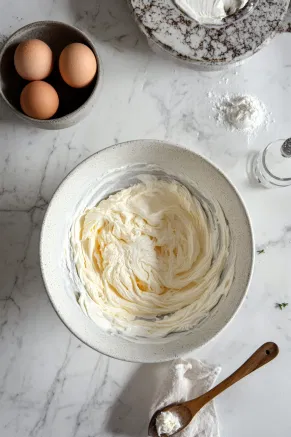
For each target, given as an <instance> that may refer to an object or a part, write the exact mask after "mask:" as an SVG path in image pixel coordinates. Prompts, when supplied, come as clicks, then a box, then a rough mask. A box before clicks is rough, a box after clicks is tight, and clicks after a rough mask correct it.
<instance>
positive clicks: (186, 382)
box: [151, 359, 221, 437]
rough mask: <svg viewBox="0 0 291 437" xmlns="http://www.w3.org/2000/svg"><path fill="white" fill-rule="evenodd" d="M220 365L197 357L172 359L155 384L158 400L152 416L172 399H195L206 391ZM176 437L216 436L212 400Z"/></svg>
mask: <svg viewBox="0 0 291 437" xmlns="http://www.w3.org/2000/svg"><path fill="white" fill-rule="evenodd" d="M220 370H221V368H220V367H214V366H210V365H209V364H206V363H204V362H201V361H199V360H192V359H189V360H182V359H179V360H175V361H173V362H172V363H171V364H170V366H169V367H168V368H167V369H166V370H165V375H164V378H163V377H162V378H161V384H160V386H159V387H158V390H157V393H156V397H155V398H154V399H156V400H157V401H156V402H155V404H154V405H153V407H152V411H151V416H152V414H154V412H155V411H157V410H158V409H160V408H163V407H165V406H166V405H169V404H172V403H173V402H181V401H186V400H189V399H193V398H196V397H197V396H200V395H202V394H203V393H205V392H206V391H208V390H209V389H210V388H211V387H212V386H213V385H214V383H215V381H216V379H217V377H218V375H219V373H220ZM177 436H179V437H198V436H199V437H219V427H218V420H217V414H216V410H215V407H214V403H213V402H211V403H209V404H208V405H206V406H205V407H204V408H203V409H202V410H201V411H200V412H199V413H198V414H197V416H196V418H195V419H193V420H192V422H191V423H190V424H189V425H188V426H187V427H186V428H185V430H184V431H182V432H180V433H178V434H177Z"/></svg>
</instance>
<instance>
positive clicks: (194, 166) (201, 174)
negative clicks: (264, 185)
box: [40, 140, 254, 363]
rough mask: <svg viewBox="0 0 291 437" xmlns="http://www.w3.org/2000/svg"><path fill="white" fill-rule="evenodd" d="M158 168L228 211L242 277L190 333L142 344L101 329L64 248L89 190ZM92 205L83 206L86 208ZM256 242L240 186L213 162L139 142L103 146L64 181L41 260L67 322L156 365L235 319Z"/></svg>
mask: <svg viewBox="0 0 291 437" xmlns="http://www.w3.org/2000/svg"><path fill="white" fill-rule="evenodd" d="M138 164H155V165H157V166H158V167H160V168H161V169H162V170H164V171H165V172H166V173H167V174H183V175H185V177H188V178H189V179H191V180H194V181H195V182H197V183H198V185H199V186H200V187H203V189H205V190H206V191H208V192H209V193H211V195H212V197H214V198H215V199H216V200H217V201H218V202H219V203H220V205H221V206H222V208H223V210H224V213H225V215H226V218H227V220H228V222H229V226H230V229H231V232H232V234H233V235H234V237H235V245H236V249H237V259H236V265H235V277H234V281H233V283H232V286H231V289H230V291H229V293H228V295H227V296H226V297H223V298H222V299H221V300H220V302H219V304H218V305H217V306H216V307H215V308H214V309H213V310H212V312H211V314H210V315H209V317H207V318H206V319H205V320H204V321H203V322H201V323H200V324H199V325H198V327H196V328H194V329H193V330H191V331H189V332H188V333H186V334H185V333H181V335H178V336H174V338H173V340H172V341H165V342H164V343H163V342H162V343H158V344H157V343H149V342H147V343H138V342H132V341H129V340H127V339H126V338H124V337H121V336H118V335H112V334H110V333H108V332H106V331H105V330H102V329H100V328H99V327H98V326H97V325H96V324H95V323H94V322H93V321H92V320H91V319H89V318H88V317H87V316H86V315H85V314H84V313H83V312H82V310H81V308H80V307H79V305H78V304H77V302H76V298H75V295H74V293H73V291H72V290H71V289H70V287H69V288H68V286H67V284H68V281H67V280H68V277H67V276H68V270H67V268H66V263H65V262H64V258H65V250H64V248H65V246H66V241H68V235H69V232H70V228H71V225H72V221H73V219H74V217H75V215H76V211H77V210H78V208H79V209H80V205H82V199H85V198H86V195H87V193H88V190H92V187H94V185H97V183H98V184H99V183H100V180H101V181H102V180H103V178H104V177H105V176H106V174H108V172H112V171H114V170H115V169H120V168H122V167H125V166H134V165H138ZM84 206H86V205H82V207H84ZM253 259H254V242H253V235H252V229H251V224H250V220H249V217H248V214H247V211H246V209H245V206H244V204H243V202H242V199H241V198H240V196H239V194H238V193H237V191H236V189H235V188H234V187H233V185H232V184H231V183H230V182H229V180H228V179H227V178H226V177H225V175H224V174H223V173H222V172H221V171H220V170H218V169H217V168H216V167H215V166H214V165H213V164H211V163H210V162H208V161H207V160H206V159H205V158H202V157H201V156H199V155H197V154H195V153H193V152H191V151H189V150H186V149H183V148H181V147H178V146H175V145H171V144H168V143H165V142H163V141H156V140H137V141H130V142H127V143H122V144H118V145H115V146H112V147H109V148H107V149H104V150H102V151H100V152H98V153H96V154H95V155H92V156H91V157H90V158H88V159H86V160H85V161H84V162H82V163H81V164H80V165H79V166H78V167H76V168H75V169H74V170H73V171H72V172H71V173H70V174H69V175H68V176H67V177H66V179H65V180H64V181H63V182H62V183H61V185H60V187H59V188H58V189H57V191H56V193H55V195H54V197H53V198H52V200H51V203H50V205H49V207H48V210H47V213H46V216H45V218H44V222H43V227H42V233H41V241H40V260H41V269H42V275H43V279H44V283H45V287H46V290H47V293H48V296H49V298H50V300H51V302H52V305H53V307H54V308H55V310H56V312H57V314H58V315H59V317H60V319H61V320H62V321H63V322H64V324H65V325H66V326H67V327H68V328H69V329H70V331H71V332H73V333H74V334H75V335H76V336H77V337H78V338H79V339H80V340H82V341H83V342H84V343H85V344H87V345H88V346H90V347H92V348H93V349H95V350H97V351H99V352H102V353H104V354H106V355H109V356H111V357H114V358H118V359H121V360H125V361H136V362H142V363H152V362H159V361H166V360H170V359H173V358H176V357H179V356H181V355H183V354H185V353H187V352H189V351H191V350H193V349H195V348H198V347H200V346H202V345H203V344H205V343H207V342H208V341H209V340H211V339H212V338H213V337H215V336H216V334H218V333H219V332H220V331H221V330H222V329H223V328H224V327H225V326H226V325H227V324H228V322H229V321H230V320H231V319H232V318H233V316H234V315H235V313H236V312H237V310H238V308H239V307H240V305H241V303H242V301H243V299H244V297H245V295H246V292H247V288H248V285H249V282H250V278H251V274H252V269H253Z"/></svg>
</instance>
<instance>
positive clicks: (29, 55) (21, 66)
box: [14, 39, 53, 80]
mask: <svg viewBox="0 0 291 437" xmlns="http://www.w3.org/2000/svg"><path fill="white" fill-rule="evenodd" d="M14 65H15V68H16V71H17V73H18V74H19V76H21V77H22V78H23V79H26V80H42V79H45V78H46V77H48V76H49V75H50V73H51V71H52V68H53V53H52V51H51V49H50V48H49V46H48V45H47V44H46V43H45V42H43V41H41V40H40V39H29V40H27V41H23V42H21V43H20V44H19V45H18V46H17V48H16V50H15V53H14Z"/></svg>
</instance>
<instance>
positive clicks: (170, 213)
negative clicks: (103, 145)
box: [71, 178, 235, 338]
mask: <svg viewBox="0 0 291 437" xmlns="http://www.w3.org/2000/svg"><path fill="white" fill-rule="evenodd" d="M231 240H232V239H231V236H230V230H229V227H228V224H227V221H226V219H225V216H224V214H223V211H222V209H221V207H220V205H219V204H218V203H217V202H215V201H213V200H212V201H209V200H208V199H205V198H204V197H203V196H201V197H198V196H195V195H191V194H190V192H189V191H188V189H186V188H185V187H184V186H183V185H181V184H179V183H178V182H175V181H165V180H158V179H156V178H153V179H152V180H150V181H145V182H143V183H138V184H136V185H134V186H131V187H129V188H126V189H123V190H121V191H119V192H117V193H116V194H113V195H111V196H110V197H108V198H107V199H105V200H102V201H100V203H99V204H98V205H97V206H95V207H93V208H90V209H87V210H85V211H84V213H83V214H82V215H81V216H80V217H78V218H77V220H75V222H74V224H73V226H72V229H71V250H72V255H73V260H74V263H75V266H76V269H77V273H78V276H79V278H80V281H81V284H82V289H80V290H79V296H78V302H79V304H80V306H81V308H82V309H83V311H84V312H85V313H86V314H87V315H88V316H89V317H91V318H92V319H93V320H94V321H95V322H96V323H98V321H99V320H100V318H104V319H106V320H107V321H108V322H109V324H110V326H111V328H112V330H113V331H114V332H118V333H119V334H124V335H126V336H129V337H136V336H141V337H146V338H153V337H156V338H161V337H164V336H166V335H167V334H169V333H174V332H180V331H185V330H189V329H190V328H192V327H194V326H195V325H197V324H198V323H199V322H200V321H201V320H202V319H204V318H205V317H206V316H207V315H208V314H209V312H210V310H211V309H212V308H213V307H214V306H215V305H216V304H217V303H218V302H219V300H220V298H221V297H222V296H223V295H225V294H227V293H228V291H229V288H230V286H231V283H232V280H233V272H234V262H235V256H234V253H232V249H231V247H232V242H231Z"/></svg>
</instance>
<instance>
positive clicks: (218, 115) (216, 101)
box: [207, 91, 271, 137]
mask: <svg viewBox="0 0 291 437" xmlns="http://www.w3.org/2000/svg"><path fill="white" fill-rule="evenodd" d="M207 96H208V98H210V99H211V100H212V109H213V111H214V112H215V120H216V121H217V123H218V124H219V125H222V126H224V127H225V128H226V129H227V130H229V131H232V132H233V131H240V132H242V133H245V134H246V135H247V136H248V137H251V136H253V135H255V134H256V132H257V131H258V129H259V128H260V127H261V126H262V125H264V126H265V128H266V129H267V128H268V126H269V124H270V122H271V113H269V112H267V109H266V107H265V105H264V104H263V103H262V102H261V101H260V100H259V99H258V98H257V97H254V96H252V95H242V94H233V95H228V94H226V95H224V96H222V97H216V96H215V95H214V94H213V93H212V92H211V91H210V92H208V94H207Z"/></svg>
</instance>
